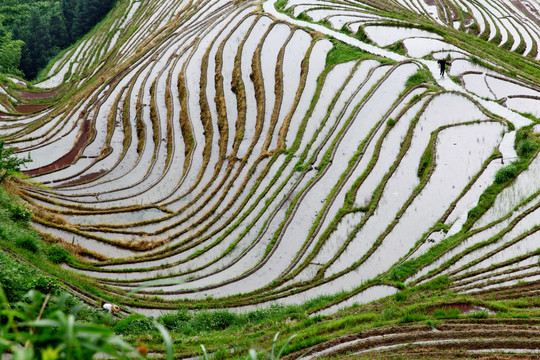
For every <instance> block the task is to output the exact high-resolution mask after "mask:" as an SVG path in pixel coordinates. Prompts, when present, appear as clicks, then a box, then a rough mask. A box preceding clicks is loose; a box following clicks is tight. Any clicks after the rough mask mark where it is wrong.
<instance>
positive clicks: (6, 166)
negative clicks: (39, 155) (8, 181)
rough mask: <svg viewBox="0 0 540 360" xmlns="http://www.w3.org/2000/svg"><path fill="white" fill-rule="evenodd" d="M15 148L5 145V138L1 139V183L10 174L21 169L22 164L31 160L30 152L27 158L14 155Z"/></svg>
mask: <svg viewBox="0 0 540 360" xmlns="http://www.w3.org/2000/svg"><path fill="white" fill-rule="evenodd" d="M14 152H15V149H13V148H9V149H7V148H6V147H5V142H4V140H0V183H2V181H4V179H5V178H6V177H7V176H9V175H13V174H16V173H18V172H20V171H21V165H24V164H26V163H28V162H31V161H32V159H30V154H28V157H27V158H18V157H16V156H14V155H13V153H14Z"/></svg>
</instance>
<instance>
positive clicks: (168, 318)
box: [157, 309, 192, 332]
mask: <svg viewBox="0 0 540 360" xmlns="http://www.w3.org/2000/svg"><path fill="white" fill-rule="evenodd" d="M191 317H192V315H191V314H190V313H189V311H188V310H187V309H180V310H178V312H176V313H168V314H163V315H161V316H160V317H158V318H157V321H158V323H160V324H162V325H163V326H165V328H166V329H168V330H172V331H175V332H180V331H182V330H183V329H184V328H185V327H186V323H187V322H188V321H189V320H190V319H191Z"/></svg>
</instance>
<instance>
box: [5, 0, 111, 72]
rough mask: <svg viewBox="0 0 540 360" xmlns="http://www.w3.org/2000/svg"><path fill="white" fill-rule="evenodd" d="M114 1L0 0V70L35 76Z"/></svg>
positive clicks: (107, 10)
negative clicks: (0, 0)
mask: <svg viewBox="0 0 540 360" xmlns="http://www.w3.org/2000/svg"><path fill="white" fill-rule="evenodd" d="M115 1H116V0H52V1H49V0H47V1H44V0H4V1H2V3H1V5H0V66H1V68H0V71H2V72H6V73H12V74H16V75H23V74H24V76H26V77H27V78H28V79H33V78H35V77H36V76H37V74H38V73H39V71H40V70H41V69H42V68H43V67H44V66H45V65H46V64H47V62H48V61H49V60H50V59H51V58H53V57H54V56H55V55H56V54H58V52H59V51H60V50H62V49H64V48H66V47H67V46H69V45H70V44H72V43H74V42H75V41H77V40H78V39H79V38H80V37H81V36H82V35H84V34H86V33H87V32H88V31H89V30H90V29H92V27H93V26H94V25H95V24H97V23H98V22H99V21H100V20H101V19H103V17H104V16H105V15H106V14H107V13H108V12H109V11H110V9H111V8H112V6H113V5H114V3H115ZM2 24H3V26H2ZM21 71H22V73H21Z"/></svg>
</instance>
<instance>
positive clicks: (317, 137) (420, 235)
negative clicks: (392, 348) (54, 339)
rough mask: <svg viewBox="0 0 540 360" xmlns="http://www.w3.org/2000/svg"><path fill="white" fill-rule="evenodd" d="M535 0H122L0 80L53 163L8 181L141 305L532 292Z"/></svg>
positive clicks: (21, 137)
mask: <svg viewBox="0 0 540 360" xmlns="http://www.w3.org/2000/svg"><path fill="white" fill-rule="evenodd" d="M539 10H540V5H539V4H538V2H536V1H518V0H516V1H502V0H500V1H499V0H481V1H474V2H473V1H471V2H468V1H458V0H452V1H427V0H426V1H424V0H399V1H398V0H395V1H391V0H385V1H369V0H362V1H356V2H352V1H345V0H333V1H322V0H289V1H287V0H279V1H276V0H268V1H264V2H257V1H239V0H236V1H229V0H213V1H208V0H205V1H202V0H201V1H197V0H191V1H187V0H183V1H181V0H176V1H172V0H139V1H125V2H123V3H122V6H119V7H117V8H116V9H115V10H114V12H113V13H111V14H110V15H109V16H108V17H107V19H106V20H105V21H104V22H103V23H101V24H100V26H99V27H97V28H95V29H94V30H93V31H92V32H91V33H90V34H89V35H88V36H87V37H86V38H84V39H83V41H81V42H80V44H78V45H77V46H75V47H73V48H72V49H70V50H69V51H67V52H66V53H65V54H64V55H63V56H62V57H61V58H60V59H59V60H58V61H57V62H56V63H55V64H54V66H53V67H52V68H51V70H50V72H49V75H50V77H49V78H48V79H47V80H45V81H43V82H42V83H39V84H35V85H34V86H33V87H32V89H27V88H26V87H25V85H24V84H22V83H21V84H19V85H14V84H13V83H11V82H10V81H9V80H8V82H6V83H4V84H3V85H2V87H3V90H2V92H3V93H4V94H3V95H1V99H0V100H1V103H2V105H1V106H2V107H1V108H0V110H1V111H2V115H1V120H0V135H2V136H3V137H5V139H6V140H7V141H8V143H9V144H10V145H11V146H14V147H17V148H18V151H19V153H20V155H22V156H26V155H27V154H30V155H31V157H32V159H33V160H34V161H33V163H31V164H30V165H29V166H28V168H27V171H26V175H28V176H29V177H31V178H32V181H35V182H36V183H41V184H43V185H44V186H38V185H37V184H32V183H31V182H28V181H27V182H17V183H15V184H13V186H15V187H16V188H17V189H18V192H19V194H20V195H21V196H22V197H23V199H25V200H26V201H27V202H28V203H29V204H31V206H32V207H33V208H34V212H35V219H34V225H35V228H36V229H38V230H39V231H40V232H42V233H43V234H46V237H47V238H48V239H49V241H51V242H59V243H60V244H65V246H66V248H70V249H71V250H73V249H74V248H77V249H78V250H77V251H76V255H77V256H76V257H74V258H73V260H71V261H69V262H68V263H66V264H65V265H64V267H65V268H68V269H71V270H73V271H75V272H77V273H80V274H83V275H86V276H87V277H89V278H90V279H92V281H94V282H95V283H96V286H97V288H99V291H100V293H101V294H104V296H108V297H110V298H112V299H116V300H117V301H118V302H120V303H121V304H123V305H124V306H126V308H128V309H131V310H133V311H136V312H142V313H145V314H156V313H159V312H160V311H161V310H167V309H169V310H174V309H177V308H178V306H179V305H181V304H183V305H187V306H188V307H199V306H202V305H204V306H206V307H210V308H222V307H228V308H235V309H238V310H239V311H246V310H250V309H253V308H255V307H257V306H266V305H270V304H276V303H278V304H299V303H303V302H306V301H308V300H311V299H315V298H318V297H321V296H323V295H330V296H329V297H328V299H329V300H328V301H326V302H324V305H322V307H321V308H319V309H317V310H318V311H320V314H325V313H332V312H334V311H336V310H337V309H338V308H341V307H346V306H350V305H352V304H355V303H366V302H370V301H372V300H375V299H379V298H382V297H385V296H389V295H393V294H395V293H397V292H398V290H399V289H400V288H402V287H403V286H404V285H403V284H405V285H406V286H415V285H420V284H425V283H427V282H429V281H430V280H433V279H435V278H437V277H439V276H443V275H444V276H445V279H446V280H447V284H448V286H449V287H450V288H451V289H452V290H453V291H455V292H456V293H458V294H460V293H461V294H469V295H471V296H478V297H479V298H482V297H483V296H488V295H486V294H489V296H491V295H492V294H497V295H495V296H498V294H512V293H514V292H516V291H517V290H515V286H516V285H517V286H518V287H519V289H521V290H520V291H526V292H525V293H523V294H527V293H528V294H529V295H530V296H537V294H538V286H539V279H540V272H539V271H540V268H539V260H538V259H539V257H538V256H539V254H540V250H539V245H538V244H539V243H540V242H539V236H540V235H539V233H538V230H539V229H540V216H539V213H538V212H539V211H540V210H539V207H540V190H539V187H538V180H537V179H538V173H539V172H540V157H538V156H537V154H538V151H539V150H540V140H539V139H538V132H539V127H538V125H536V123H537V122H538V119H539V118H540V85H539V81H540V70H539V69H540V66H539V64H540V63H539V62H538V59H539V58H540V54H539V53H538V42H539V41H540V35H539V34H540V16H539ZM443 58H446V59H448V60H449V62H450V63H451V66H450V67H448V74H446V75H444V76H441V75H440V74H439V68H438V64H437V60H440V59H443ZM19 82H20V81H19ZM40 89H43V90H40ZM76 246H78V247H76ZM140 286H143V287H144V288H143V289H142V290H138V293H137V295H126V293H127V292H129V291H130V290H133V289H136V288H138V287H140ZM524 289H526V290H524ZM520 296H521V295H520ZM536 306H537V305H536ZM448 326H450V325H448ZM489 326H491V325H489ZM489 326H488V325H485V329H484V328H481V329H479V330H478V331H479V335H478V336H479V337H480V336H484V335H482V334H484V333H481V332H482V331H484V330H485V331H486V334H487V333H488V332H489V331H492V330H493V331H494V332H493V334H495V331H499V330H501V329H491V328H489ZM488 328H489V329H488ZM413 330H414V331H417V330H418V331H424V330H426V329H423V330H422V329H413ZM428 330H429V329H428ZM447 330H448V331H449V332H447V333H444V332H442V333H441V335H440V336H441V338H440V339H439V340H444V339H446V337H444V336H446V335H444V336H443V335H442V334H443V333H444V334H450V335H449V338H452V337H457V338H459V335H457V332H459V331H461V330H459V329H454V328H452V329H447ZM518 330H519V329H518ZM426 331H427V330H426ZM452 331H454V332H452ZM501 331H503V330H501ZM516 331H517V330H516ZM523 331H525V330H523ZM527 331H528V330H527ZM490 334H491V333H490ZM535 334H537V332H536V333H535ZM369 336H371V335H369ZM373 336H379V334H376V335H373ZM516 336H517V335H516ZM520 336H521V335H520ZM485 337H488V338H489V336H487V335H486V336H485ZM412 338H414V337H412ZM403 339H404V340H399V341H397V343H398V344H405V343H408V342H409V341H411V340H410V339H411V338H408V337H406V336H404V337H403ZM494 341H495V340H494ZM496 341H498V340H496ZM374 343H376V342H374ZM535 344H536V343H535ZM508 346H510V345H508ZM516 346H517V345H516ZM519 346H523V347H524V348H528V347H529V346H528V345H526V344H525V343H520V344H519ZM534 346H537V344H536V345H534V344H533V345H531V347H534ZM328 348H330V346H328ZM345 348H346V347H343V349H345ZM353 348H354V346H352V345H351V349H353ZM509 348H512V347H509ZM334 350H335V351H337V349H334ZM334 350H332V351H334ZM349 350H350V349H349ZM329 351H330V350H329ZM339 351H341V352H343V353H345V352H346V351H345V350H339Z"/></svg>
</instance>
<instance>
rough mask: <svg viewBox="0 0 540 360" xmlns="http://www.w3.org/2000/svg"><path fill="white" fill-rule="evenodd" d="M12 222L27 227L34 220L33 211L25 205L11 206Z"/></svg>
mask: <svg viewBox="0 0 540 360" xmlns="http://www.w3.org/2000/svg"><path fill="white" fill-rule="evenodd" d="M9 212H10V216H9V217H10V218H11V220H13V221H15V222H19V223H23V224H24V225H27V224H28V223H29V222H30V221H31V220H32V218H33V216H32V211H30V209H27V208H26V207H24V206H23V205H20V204H13V203H11V204H10V206H9Z"/></svg>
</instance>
